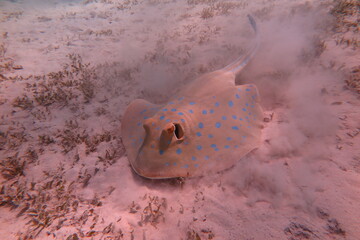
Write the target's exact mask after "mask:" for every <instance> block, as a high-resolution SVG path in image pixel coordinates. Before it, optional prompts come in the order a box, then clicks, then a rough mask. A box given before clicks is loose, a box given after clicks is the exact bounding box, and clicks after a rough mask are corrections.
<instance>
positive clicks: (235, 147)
mask: <svg viewBox="0 0 360 240" xmlns="http://www.w3.org/2000/svg"><path fill="white" fill-rule="evenodd" d="M248 17H249V21H250V24H251V25H252V28H253V29H254V31H255V33H256V40H255V45H254V47H253V48H252V49H251V50H250V51H248V53H247V54H244V55H243V56H240V57H239V58H238V59H236V60H235V61H234V62H233V63H231V64H229V65H227V66H226V67H225V68H223V69H220V70H217V71H214V72H211V73H208V74H205V75H203V76H200V77H199V78H197V79H195V80H194V81H192V82H191V83H190V84H188V85H186V86H185V87H184V88H183V89H181V90H180V91H179V92H178V94H177V95H176V96H174V97H173V98H172V99H170V101H169V102H168V103H166V104H162V105H157V104H152V103H150V102H148V101H145V100H142V99H136V100H134V101H133V102H132V103H131V104H130V105H129V106H128V108H127V109H126V111H125V114H124V116H123V119H122V126H121V129H122V138H123V143H124V145H125V148H126V151H127V156H128V159H129V161H130V163H131V165H132V167H133V169H134V170H135V172H136V173H138V174H139V175H141V176H143V177H146V178H154V179H161V178H174V177H193V176H202V175H205V174H208V173H210V172H219V171H222V170H225V169H227V168H230V167H232V166H233V165H234V164H235V163H236V162H237V161H238V160H239V159H240V158H241V157H243V156H245V155H246V154H248V153H249V152H250V151H252V150H253V149H255V148H257V147H258V146H259V144H260V137H261V127H262V119H263V112H262V108H261V106H260V104H259V93H258V91H257V88H256V86H255V85H252V84H246V85H235V77H236V74H238V73H239V72H240V71H241V70H242V69H243V68H244V67H245V65H246V64H247V63H248V62H249V60H250V59H251V58H252V57H253V56H254V54H255V52H256V50H257V48H258V45H259V44H258V43H259V41H258V34H257V26H256V23H255V21H254V19H253V18H252V17H251V16H250V15H249V16H248Z"/></svg>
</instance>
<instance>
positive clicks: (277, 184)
mask: <svg viewBox="0 0 360 240" xmlns="http://www.w3.org/2000/svg"><path fill="white" fill-rule="evenodd" d="M44 2H45V1H35V0H34V1H1V2H0V34H1V36H0V44H1V48H0V53H1V55H0V58H1V62H0V63H1V64H0V66H1V69H0V71H1V72H0V74H1V75H0V115H1V119H0V161H1V166H0V170H1V173H2V175H1V176H0V180H1V191H0V205H1V207H0V239H26V237H30V236H34V237H35V239H69V240H70V239H136V240H137V239H142V240H145V239H146V240H151V239H154V240H158V239H174V240H175V239H184V240H185V239H189V240H190V239H248V240H250V239H254V240H258V239H259V240H262V239H297V240H298V239H350V240H356V239H360V134H359V132H360V100H359V95H358V94H357V93H356V91H354V90H351V89H349V88H348V87H346V84H345V80H346V79H348V78H349V75H348V74H350V73H351V71H352V69H353V68H354V67H357V66H358V65H359V62H360V55H359V48H358V45H356V44H358V43H356V42H355V43H354V42H353V44H350V45H349V46H348V45H347V44H344V39H345V40H346V39H350V40H351V39H355V40H354V41H358V40H356V39H359V32H358V31H355V30H354V28H355V27H356V26H355V27H354V26H350V27H346V28H344V27H341V26H340V27H338V28H336V27H335V26H336V24H337V21H338V20H336V18H335V16H334V15H332V14H330V12H331V9H333V8H334V2H333V1H330V0H322V1H320V0H319V1H315V0H313V1H305V0H300V1H290V0H272V1H260V0H256V1H215V0H214V1H206V0H203V1H201V0H188V1H180V0H177V1H176V0H174V1H170V0H149V1H146V0H138V1H136V0H129V1H120V0H119V1H116V0H107V1H102V0H98V1H77V2H75V1H54V0H52V1H46V4H45V3H44ZM247 14H252V15H253V16H254V18H255V19H256V20H257V22H258V27H259V32H260V34H261V46H260V49H259V51H258V53H257V55H256V56H255V58H254V59H253V60H252V61H251V63H250V64H249V65H248V66H247V67H246V68H245V69H244V71H243V72H242V73H241V74H240V76H238V78H237V82H238V84H241V83H254V84H256V85H257V86H258V88H259V91H260V95H261V99H262V105H263V108H264V111H265V115H266V117H265V121H264V129H263V135H262V144H261V146H260V148H259V149H256V150H255V151H253V152H252V153H250V154H249V155H248V156H246V157H244V158H242V159H239V161H238V162H237V163H236V165H235V166H234V167H233V168H231V169H229V170H226V171H224V172H221V173H210V174H209V175H207V176H203V177H201V178H193V179H183V180H169V181H167V180H166V181H163V180H161V181H155V180H146V179H143V178H141V177H139V176H137V175H136V174H135V173H134V172H133V171H132V169H131V167H130V165H129V163H128V160H127V158H126V152H125V151H124V149H123V146H122V143H121V132H120V126H121V119H122V115H123V112H124V110H125V108H126V106H127V105H128V104H129V103H130V102H131V101H132V100H134V99H136V98H145V99H147V100H149V101H151V102H156V103H159V102H164V101H166V100H167V99H168V98H169V97H170V96H171V95H172V94H174V93H176V91H177V90H178V89H179V88H181V87H182V86H184V85H185V84H186V83H188V82H189V81H191V80H193V79H194V78H196V77H197V76H199V75H201V74H203V73H206V72H210V71H213V70H216V69H219V68H221V67H223V66H225V65H226V64H228V63H230V62H231V61H232V60H234V59H235V58H236V57H237V56H238V55H239V54H240V53H242V52H243V51H246V49H248V48H249V47H251V46H252V40H253V33H252V31H251V28H250V26H249V24H248V22H247V18H246V15H247ZM357 17H358V16H357ZM353 18H356V15H355V16H348V21H352V19H353ZM340 25H341V24H340ZM357 28H358V27H357ZM341 39H343V40H342V41H341ZM345 43H346V42H345ZM5 50H6V51H5ZM68 54H76V55H74V56H78V55H79V56H81V60H79V59H80V58H78V57H76V58H75V60H76V61H78V60H79V61H81V62H82V64H80V65H81V66H82V67H83V69H80V70H79V69H77V70H76V69H75V67H74V66H73V67H71V66H67V67H66V64H70V63H71V59H70V58H69V57H68V56H67V55H68ZM76 61H75V62H76ZM85 63H90V66H85V65H83V64H85ZM7 66H8V67H7ZM77 66H78V65H77ZM63 69H66V70H70V71H73V72H74V73H73V75H71V74H70V75H68V76H63V77H58V78H56V77H54V76H55V75H54V74H53V75H48V74H49V73H54V72H58V71H62V73H64V70H63ZM89 73H94V74H96V76H95V75H85V77H84V76H83V75H82V74H89ZM43 75H45V77H42V76H43ZM19 76H22V77H23V78H22V79H21V78H20V77H19ZM36 76H40V77H36ZM56 76H58V75H56ZM25 79H27V80H25ZM69 79H72V80H74V81H75V83H74V84H73V85H71V84H70V83H69V82H67V83H66V84H64V83H65V82H66V81H68V80H69ZM84 79H85V80H84ZM64 92H65V93H64ZM46 93H49V94H50V93H51V94H57V96H58V98H56V97H55V98H54V99H55V100H54V102H52V101H49V104H45V103H44V101H46V99H45V100H44V99H43V101H42V103H43V105H41V99H40V96H42V97H44V96H45V95H46ZM61 96H62V97H64V96H65V97H64V98H61ZM26 103H27V105H26ZM24 104H25V105H24ZM45 105H46V106H45ZM23 163H24V164H25V165H22V164H23ZM219 164H221V160H219ZM22 166H23V168H22ZM19 169H20V170H19Z"/></svg>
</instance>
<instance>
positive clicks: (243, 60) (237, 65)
mask: <svg viewBox="0 0 360 240" xmlns="http://www.w3.org/2000/svg"><path fill="white" fill-rule="evenodd" d="M248 18H249V22H250V24H251V26H252V28H253V30H254V32H255V34H256V39H255V46H253V48H252V49H251V50H250V51H248V53H246V54H243V55H241V56H240V57H238V58H237V59H236V60H235V61H234V62H232V63H230V64H229V65H227V66H226V67H224V68H223V70H225V71H229V72H232V73H234V74H235V75H237V74H238V73H239V72H240V71H241V70H242V69H243V68H244V67H245V66H246V65H247V64H248V63H249V61H250V60H251V59H252V58H253V57H254V55H255V53H256V51H257V49H258V48H259V42H260V40H259V34H258V31H257V26H256V22H255V19H254V18H253V17H252V16H251V15H248Z"/></svg>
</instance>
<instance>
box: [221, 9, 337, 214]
mask: <svg viewBox="0 0 360 240" xmlns="http://www.w3.org/2000/svg"><path fill="white" fill-rule="evenodd" d="M327 17H328V16H327V15H326V14H324V13H322V12H318V11H309V12H307V13H303V14H297V15H292V16H285V17H284V16H282V17H276V16H275V17H273V18H272V19H271V20H269V21H266V22H262V23H259V27H260V31H261V34H262V46H261V48H260V50H259V52H258V54H257V55H256V57H255V59H254V60H253V62H252V63H251V64H250V65H249V67H248V68H247V69H245V70H244V72H243V73H242V75H241V76H240V77H239V79H238V80H239V81H240V82H241V81H244V82H246V81H248V80H249V79H251V81H254V82H255V83H256V84H257V85H258V87H259V90H260V94H261V96H262V103H263V106H264V109H265V110H266V113H267V114H268V115H270V114H271V115H272V113H273V115H272V121H271V122H270V123H268V124H266V125H265V126H266V127H265V129H264V131H263V144H262V146H261V147H260V148H259V149H258V150H257V151H255V152H254V153H253V154H251V155H249V156H247V157H245V159H242V160H241V161H240V162H239V163H238V164H237V165H236V166H235V168H234V169H233V170H231V173H230V174H229V175H228V176H226V178H227V182H228V183H229V184H230V185H231V186H233V187H234V189H235V192H240V193H242V194H244V195H245V196H247V197H248V203H249V204H253V203H255V202H257V201H266V202H270V203H272V204H274V205H275V206H276V205H279V204H281V203H283V204H287V205H292V206H295V207H299V206H302V207H303V208H304V209H305V208H306V209H308V208H309V207H310V208H311V207H313V206H312V204H311V203H312V201H313V200H314V198H315V194H314V193H315V192H316V191H321V189H323V188H326V183H325V182H322V180H321V179H320V178H319V177H318V174H317V171H318V170H317V168H316V167H315V164H316V163H317V161H321V160H328V158H329V156H330V155H329V143H333V141H334V139H335V138H334V136H335V131H336V128H337V122H336V118H335V117H334V116H333V115H332V113H331V111H330V109H329V108H328V104H327V103H326V94H327V90H326V89H327V88H328V86H329V85H332V84H333V83H334V82H335V81H336V80H337V79H338V76H337V75H336V74H334V72H331V70H328V69H325V68H324V67H322V66H321V64H320V63H321V62H322V60H324V59H321V53H322V51H323V50H324V48H325V45H324V43H323V42H322V41H321V40H320V38H321V36H323V34H324V29H326V27H327V22H328V23H329V21H328V20H329V19H327ZM325 61H326V59H325ZM269 118H271V117H269Z"/></svg>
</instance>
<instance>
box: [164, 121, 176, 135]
mask: <svg viewBox="0 0 360 240" xmlns="http://www.w3.org/2000/svg"><path fill="white" fill-rule="evenodd" d="M165 131H166V132H167V133H168V134H169V135H170V136H171V135H172V134H173V133H174V131H175V125H174V124H172V123H169V124H167V125H166V126H165Z"/></svg>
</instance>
